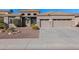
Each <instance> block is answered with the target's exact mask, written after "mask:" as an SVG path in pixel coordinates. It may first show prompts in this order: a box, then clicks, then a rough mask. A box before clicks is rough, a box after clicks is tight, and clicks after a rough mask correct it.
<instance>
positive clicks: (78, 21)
mask: <svg viewBox="0 0 79 59" xmlns="http://www.w3.org/2000/svg"><path fill="white" fill-rule="evenodd" d="M74 22H75V26H76V25H77V24H78V23H79V17H77V18H75V20H74Z"/></svg>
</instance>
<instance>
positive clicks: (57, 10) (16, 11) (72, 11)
mask: <svg viewBox="0 0 79 59" xmlns="http://www.w3.org/2000/svg"><path fill="white" fill-rule="evenodd" d="M3 10H8V11H9V10H13V12H14V13H18V11H19V10H20V9H3ZM37 10H39V11H40V12H42V13H44V12H51V11H52V12H66V13H79V9H37Z"/></svg>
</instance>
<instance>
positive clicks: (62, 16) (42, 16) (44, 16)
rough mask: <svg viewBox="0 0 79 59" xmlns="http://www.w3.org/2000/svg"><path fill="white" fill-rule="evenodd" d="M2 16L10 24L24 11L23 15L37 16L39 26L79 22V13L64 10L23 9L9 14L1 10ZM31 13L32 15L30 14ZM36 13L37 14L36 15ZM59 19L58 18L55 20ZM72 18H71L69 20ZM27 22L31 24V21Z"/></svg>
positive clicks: (70, 24)
mask: <svg viewBox="0 0 79 59" xmlns="http://www.w3.org/2000/svg"><path fill="white" fill-rule="evenodd" d="M0 13H1V14H0V17H1V16H2V17H3V18H4V22H5V23H7V24H9V20H10V19H16V18H18V19H21V14H22V13H24V16H23V17H26V18H27V17H30V18H31V17H36V24H37V25H38V26H39V27H42V26H43V27H46V26H47V27H56V26H63V27H64V26H76V25H77V24H78V23H79V14H77V15H76V14H72V13H63V12H48V13H40V11H38V10H22V11H20V12H19V13H18V14H9V13H8V12H0ZM2 13H3V14H2ZM28 13H30V15H28ZM34 14H36V15H34ZM54 19H57V20H54ZM68 19H71V20H68ZM26 24H27V25H28V26H30V25H31V21H29V23H27V21H26Z"/></svg>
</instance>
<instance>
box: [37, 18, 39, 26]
mask: <svg viewBox="0 0 79 59" xmlns="http://www.w3.org/2000/svg"><path fill="white" fill-rule="evenodd" d="M37 26H38V27H40V19H38V18H37Z"/></svg>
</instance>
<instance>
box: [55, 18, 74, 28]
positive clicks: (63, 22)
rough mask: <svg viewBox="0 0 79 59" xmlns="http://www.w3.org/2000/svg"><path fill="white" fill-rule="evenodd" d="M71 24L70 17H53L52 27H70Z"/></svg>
mask: <svg viewBox="0 0 79 59" xmlns="http://www.w3.org/2000/svg"><path fill="white" fill-rule="evenodd" d="M73 24H74V22H73V21H71V19H54V27H71V26H73Z"/></svg>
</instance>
